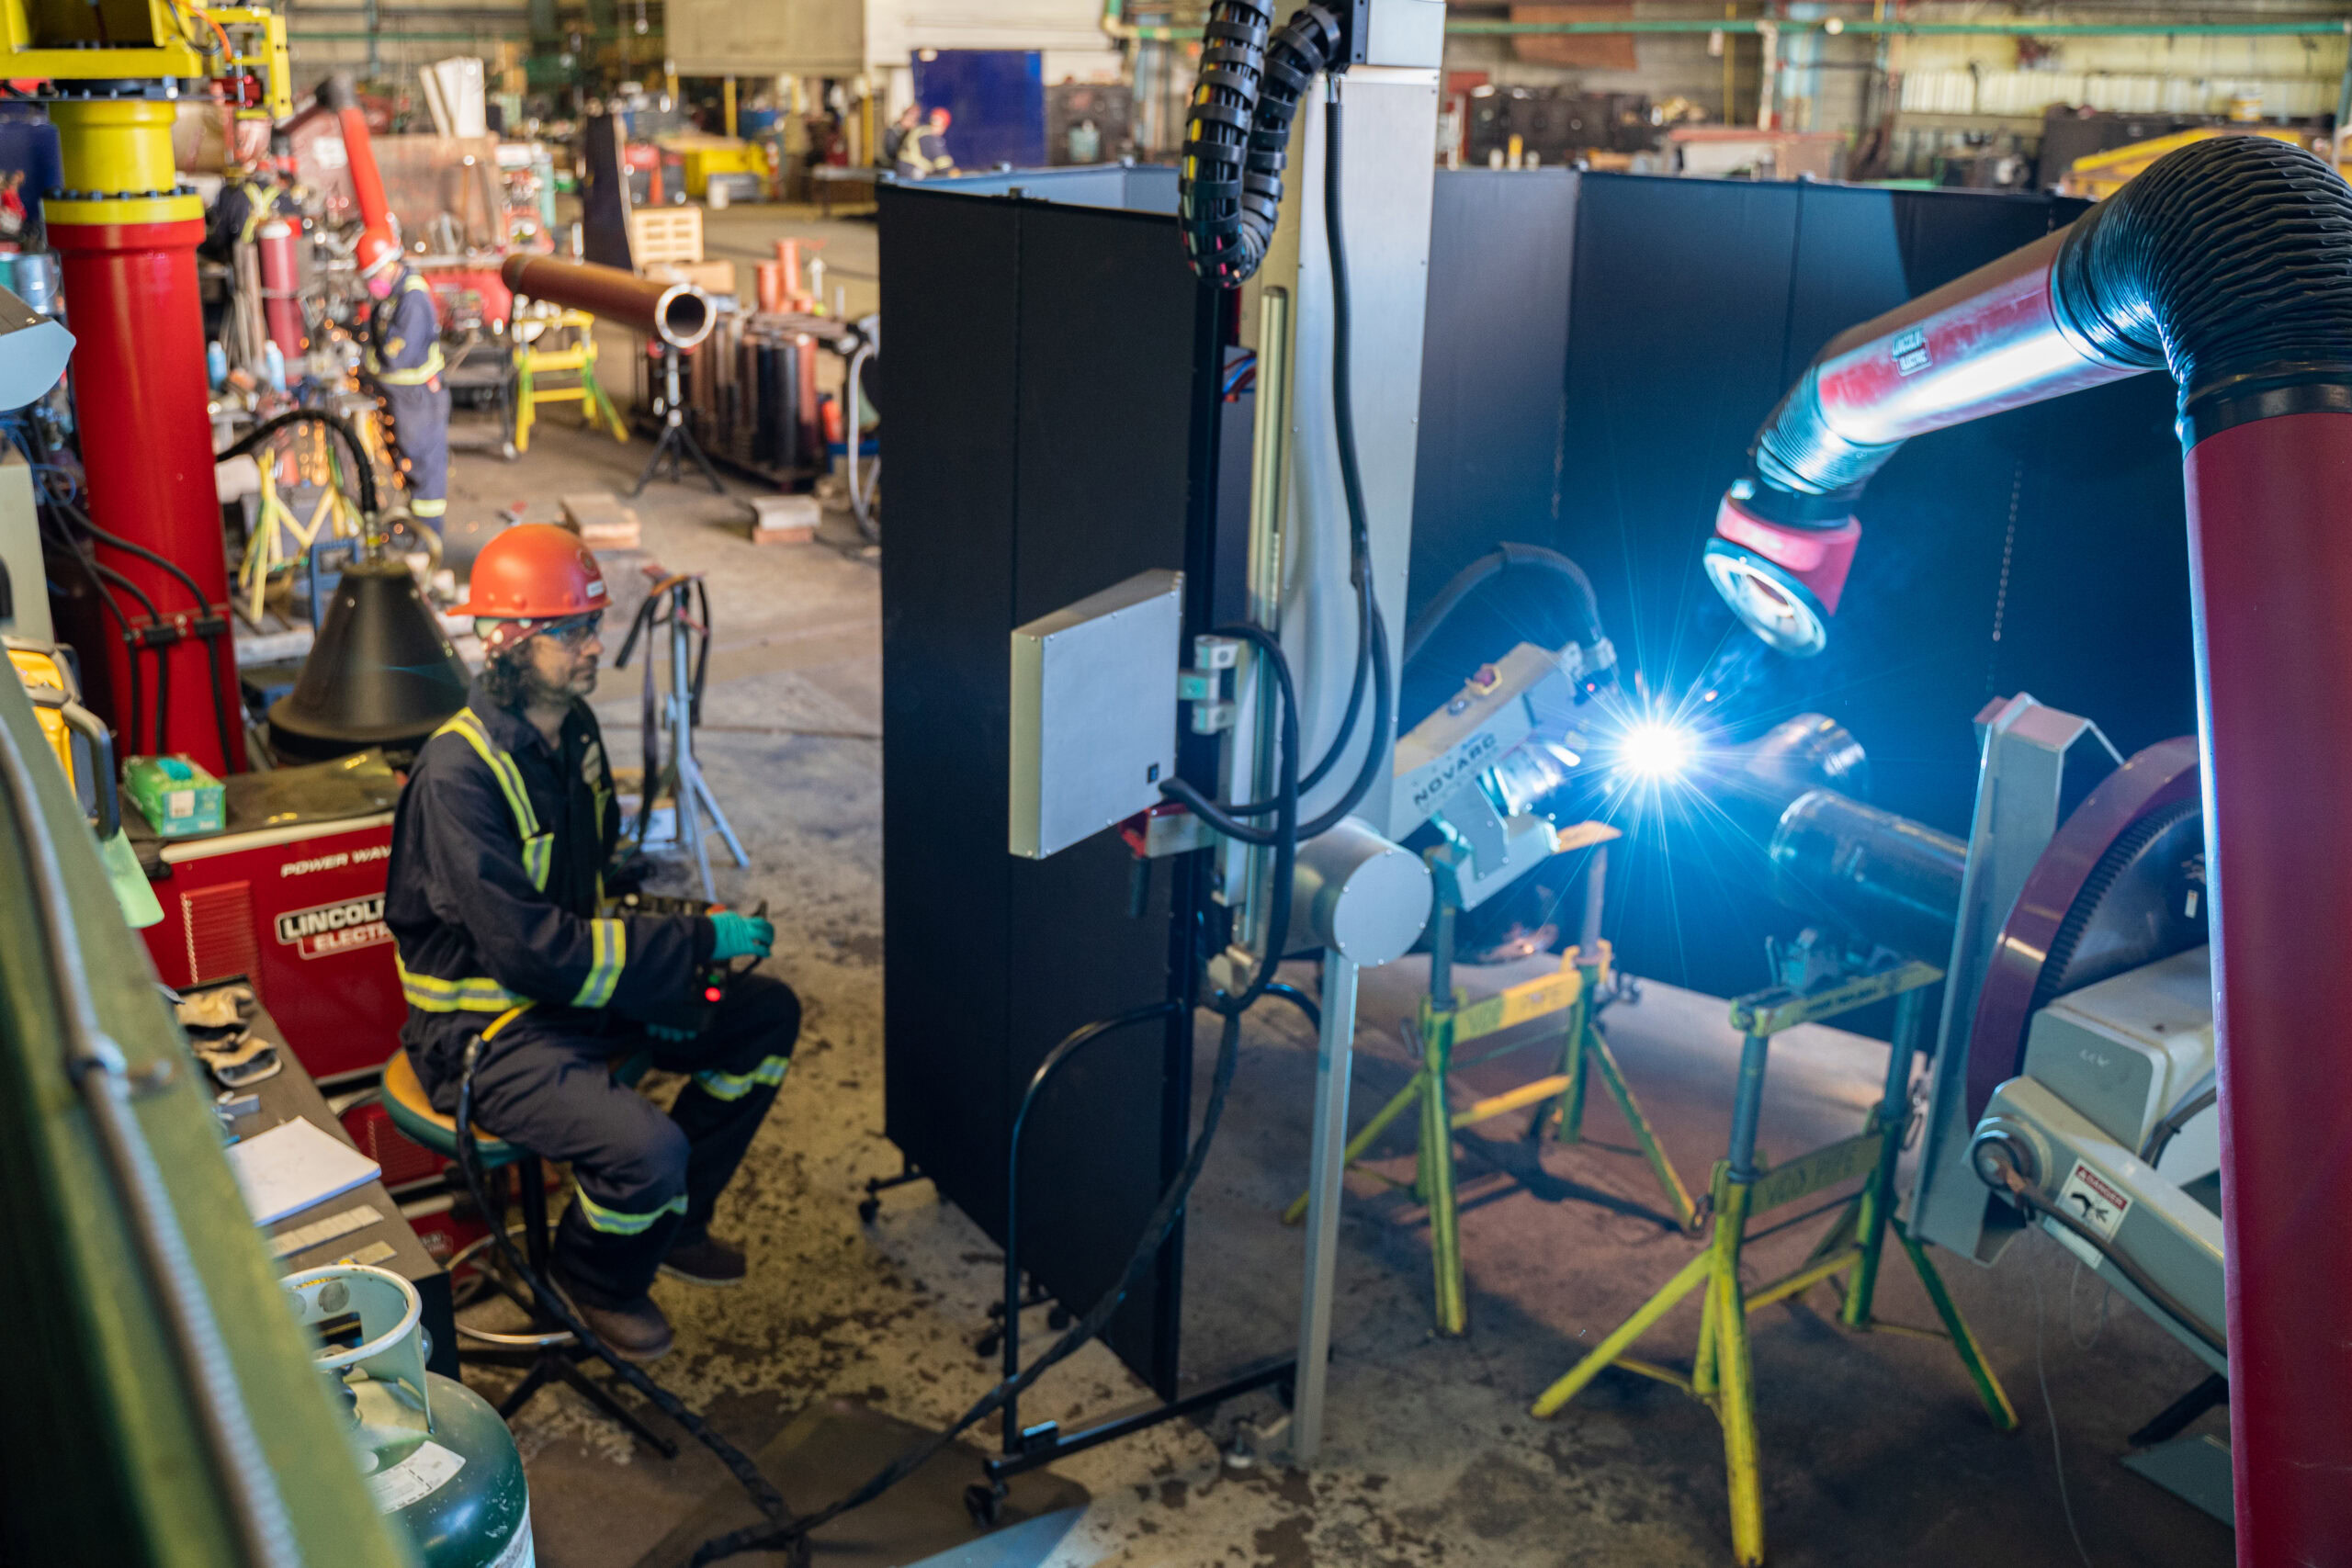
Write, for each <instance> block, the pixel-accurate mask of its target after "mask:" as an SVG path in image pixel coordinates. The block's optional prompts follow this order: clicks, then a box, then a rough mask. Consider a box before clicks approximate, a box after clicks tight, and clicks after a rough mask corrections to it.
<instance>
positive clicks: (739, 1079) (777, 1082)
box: [695, 1056, 792, 1100]
mask: <svg viewBox="0 0 2352 1568" xmlns="http://www.w3.org/2000/svg"><path fill="white" fill-rule="evenodd" d="M791 1066H792V1058H791V1057H789V1056H770V1057H768V1058H767V1059H766V1060H765V1061H763V1062H762V1063H761V1064H760V1065H759V1066H756V1067H754V1068H752V1070H751V1071H750V1072H748V1073H722V1072H720V1071H719V1070H718V1068H716V1067H705V1068H704V1069H703V1070H702V1071H701V1072H698V1073H696V1074H695V1082H696V1083H698V1084H700V1085H702V1088H703V1092H704V1093H705V1094H707V1095H709V1096H710V1097H711V1099H713V1100H741V1099H742V1098H743V1097H744V1096H745V1095H747V1094H749V1093H751V1092H752V1089H754V1088H757V1087H759V1086H761V1085H765V1086H766V1087H767V1088H769V1089H777V1088H781V1087H782V1086H783V1083H784V1075H785V1074H786V1072H787V1071H788V1070H790V1068H791Z"/></svg>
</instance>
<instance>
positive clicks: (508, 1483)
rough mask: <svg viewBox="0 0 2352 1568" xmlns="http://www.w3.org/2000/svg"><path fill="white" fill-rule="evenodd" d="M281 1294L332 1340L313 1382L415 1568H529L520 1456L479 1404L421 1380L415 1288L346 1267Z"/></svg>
mask: <svg viewBox="0 0 2352 1568" xmlns="http://www.w3.org/2000/svg"><path fill="white" fill-rule="evenodd" d="M285 1283H286V1289H287V1290H288V1292H290V1293H291V1294H292V1295H293V1297H294V1300H295V1303H296V1314H297V1315H298V1316H299V1317H300V1319H301V1321H302V1322H303V1323H305V1324H307V1325H311V1328H312V1329H313V1330H314V1331H316V1332H320V1333H322V1335H328V1334H332V1335H333V1336H334V1341H335V1342H334V1343H330V1344H329V1345H328V1347H327V1348H324V1349H322V1351H321V1352H320V1353H319V1356H318V1358H317V1361H318V1367H319V1370H320V1371H321V1372H322V1373H323V1374H324V1375H325V1376H326V1378H327V1380H328V1382H330V1384H331V1385H332V1387H333V1389H334V1393H335V1397H336V1398H337V1400H338V1401H340V1402H341V1403H342V1404H344V1406H345V1410H346V1411H347V1413H348V1416H349V1419H350V1422H351V1443H352V1449H353V1451H354V1453H355V1454H356V1457H357V1459H358V1461H359V1468H360V1470H361V1472H363V1473H364V1474H365V1475H366V1476H367V1478H368V1490H370V1491H371V1492H373V1493H374V1494H375V1495H376V1506H377V1507H378V1508H379V1510H380V1511H381V1512H382V1513H383V1514H384V1516H385V1517H387V1518H390V1519H393V1520H395V1521H397V1522H398V1523H399V1524H400V1525H401V1528H403V1529H406V1530H407V1532H408V1536H409V1539H410V1540H411V1541H413V1543H414V1544H415V1547H416V1554H417V1558H418V1561H419V1562H422V1563H423V1564H424V1568H534V1558H533V1555H532V1550H531V1496H530V1490H529V1488H528V1487H527V1486H526V1484H525V1483H524V1479H523V1456H522V1455H521V1454H519V1453H517V1452H516V1451H515V1438H514V1436H513V1435H512V1434H511V1433H509V1432H508V1431H507V1430H506V1423H505V1422H503V1421H502V1420H500V1419H499V1416H498V1412H497V1411H496V1410H494V1409H492V1407H491V1404H490V1402H489V1401H488V1400H486V1399H484V1398H482V1396H481V1395H480V1394H478V1393H474V1391H473V1390H471V1389H469V1388H468V1387H466V1385H465V1384H463V1383H461V1382H454V1381H453V1380H451V1379H448V1378H445V1377H443V1376H441V1375H440V1374H439V1373H438V1372H430V1371H425V1368H424V1324H423V1316H424V1303H422V1302H421V1301H419V1300H418V1298H417V1293H416V1287H415V1286H413V1285H412V1284H410V1283H409V1282H408V1281H407V1280H403V1279H401V1277H400V1276H399V1275H397V1274H392V1273H388V1272H386V1271H385V1270H383V1269H368V1268H363V1267H360V1266H359V1265H356V1264H348V1263H346V1264H336V1265H334V1266H331V1267H329V1268H325V1269H305V1270H304V1271H303V1272H301V1273H300V1274H293V1275H288V1277H287V1279H286V1281H285ZM354 1316H356V1318H357V1330H356V1333H357V1337H356V1341H354V1340H352V1339H351V1333H350V1329H349V1325H350V1322H351V1320H352V1318H353V1317H354ZM345 1341H350V1342H349V1343H348V1344H347V1346H346V1345H345V1344H344V1343H343V1342H345Z"/></svg>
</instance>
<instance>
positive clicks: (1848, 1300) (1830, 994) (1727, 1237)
mask: <svg viewBox="0 0 2352 1568" xmlns="http://www.w3.org/2000/svg"><path fill="white" fill-rule="evenodd" d="M1942 977H1943V976H1942V975H1941V974H1940V972H1939V971H1938V970H1936V969H1934V968H1932V967H1930V966H1929V965H1928V964H1919V963H1899V964H1890V965H1886V966H1884V967H1883V968H1879V969H1877V970H1874V971H1872V972H1870V973H1866V974H1863V975H1861V976H1859V977H1856V978H1852V979H1849V980H1845V981H1843V982H1841V983H1837V984H1833V985H1831V986H1829V987H1826V989H1821V990H1817V991H1815V992H1812V993H1810V994H1807V995H1799V994H1797V993H1794V992H1792V991H1790V990H1788V989H1787V988H1785V987H1775V988H1773V989H1772V990H1770V991H1762V992H1758V993H1756V994H1754V995H1752V996H1747V997H1742V998H1740V999H1739V1000H1737V1001H1736V1002H1734V1003H1733V1004H1732V1027H1733V1028H1735V1029H1737V1030H1739V1031H1740V1032H1742V1033H1743V1034H1744V1035H1745V1037H1746V1041H1745V1044H1744V1046H1743V1048H1742V1051H1741V1055H1740V1067H1739V1093H1738V1098H1737V1100H1736V1102H1735V1104H1734V1106H1733V1110H1732V1137H1731V1149H1730V1154H1729V1156H1728V1157H1727V1158H1725V1159H1724V1160H1723V1161H1721V1162H1720V1163H1718V1164H1717V1165H1716V1167H1715V1170H1714V1179H1713V1183H1712V1185H1711V1189H1710V1206H1711V1207H1712V1209H1713V1213H1714V1226H1715V1228H1714V1234H1713V1235H1712V1236H1711V1237H1710V1238H1709V1240H1708V1243H1707V1248H1706V1250H1705V1251H1703V1252H1702V1253H1701V1254H1700V1255H1699V1256H1698V1257H1696V1258H1692V1259H1691V1261H1690V1262H1688V1263H1686V1264H1684V1265H1683V1266H1682V1269H1681V1270H1680V1271H1679V1272H1678V1273H1677V1274H1676V1275H1675V1276H1674V1278H1673V1279H1671V1280H1668V1281H1667V1283H1666V1287H1665V1288H1664V1289H1663V1290H1661V1291H1659V1292H1657V1294H1656V1295H1654V1296H1652V1297H1651V1298H1650V1299H1649V1300H1648V1301H1647V1302H1645V1303H1643V1304H1642V1306H1641V1308H1640V1309H1639V1310H1638V1311H1636V1312H1635V1313H1634V1315H1633V1316H1631V1317H1629V1318H1627V1319H1626V1320H1625V1321H1624V1322H1623V1324H1620V1325H1618V1326H1617V1327H1616V1328H1615V1329H1614V1330H1613V1331H1611V1333H1610V1334H1609V1336H1608V1337H1606V1338H1604V1339H1602V1340H1601V1342H1600V1344H1599V1345H1596V1346H1595V1347H1593V1348H1592V1351H1591V1353H1590V1354H1589V1355H1587V1356H1586V1357H1585V1359H1583V1360H1581V1361H1578V1362H1577V1364H1576V1366H1575V1368H1574V1369H1572V1370H1571V1371H1569V1372H1568V1374H1567V1375H1566V1377H1563V1378H1562V1379H1560V1380H1559V1382H1555V1383H1554V1384H1553V1385H1552V1386H1551V1387H1550V1388H1547V1389H1545V1390H1544V1393H1543V1394H1542V1396H1541V1397H1539V1398H1538V1399H1537V1400H1536V1401H1535V1404H1534V1414H1535V1415H1536V1416H1553V1415H1555V1414H1557V1413H1558V1411H1559V1409H1560V1407H1561V1406H1562V1405H1565V1404H1567V1402H1568V1401H1569V1400H1571V1399H1574V1398H1575V1397H1576V1396H1577V1393H1579V1392H1581V1391H1582V1390H1583V1388H1584V1387H1585V1385H1586V1384H1588V1383H1589V1382H1592V1380H1593V1379H1594V1378H1596V1377H1598V1376H1599V1375H1600V1372H1601V1371H1602V1370H1603V1369H1604V1368H1607V1367H1611V1366H1615V1367H1620V1368H1623V1370H1624V1371H1629V1372H1634V1373H1638V1374H1639V1375H1641V1376H1643V1377H1646V1378H1653V1379H1656V1380H1657V1381H1658V1382H1663V1383H1667V1384H1668V1385H1669V1386H1671V1387H1674V1388H1679V1389H1680V1390H1681V1391H1682V1392H1683V1393H1687V1394H1689V1395H1691V1397H1692V1398H1694V1399H1697V1400H1699V1401H1701V1402H1702V1403H1703V1404H1706V1405H1707V1406H1708V1407H1709V1408H1711V1409H1713V1411H1714V1413H1715V1417H1716V1419H1717V1420H1718V1421H1719V1422H1720V1423H1721V1424H1722V1426H1723V1432H1724V1469H1725V1472H1727V1475H1728V1479H1729V1483H1730V1492H1731V1538H1732V1556H1733V1558H1734V1560H1735V1561H1736V1562H1738V1563H1739V1564H1740V1568H1754V1565H1755V1564H1758V1563H1760V1562H1763V1561H1764V1500H1763V1479H1762V1468H1761V1464H1760V1461H1759V1459H1758V1448H1757V1438H1756V1394H1755V1386H1756V1385H1755V1373H1754V1368H1753V1366H1752V1364H1751V1362H1750V1359H1749V1351H1748V1335H1747V1317H1748V1314H1750V1313H1753V1312H1756V1311H1758V1309H1759V1308H1762V1307H1765V1306H1769V1305H1770V1304H1771V1303H1774V1302H1778V1301H1786V1300H1789V1299H1791V1298H1793V1297H1795V1296H1799V1295H1802V1294H1804V1292H1806V1291H1809V1290H1811V1289H1812V1288H1813V1287H1814V1286H1815V1285H1818V1284H1822V1283H1824V1282H1826V1281H1829V1280H1833V1279H1834V1278H1835V1277H1836V1276H1838V1275H1839V1274H1843V1273H1845V1272H1846V1271H1847V1270H1848V1269H1852V1270H1853V1271H1854V1272H1853V1280H1852V1283H1851V1285H1850V1287H1849V1289H1848V1290H1847V1291H1846V1292H1845V1294H1844V1299H1843V1300H1842V1301H1841V1302H1840V1303H1839V1310H1838V1319H1839V1321H1840V1322H1842V1323H1844V1324H1845V1325H1847V1326H1848V1327H1850V1328H1858V1329H1871V1328H1887V1329H1894V1330H1898V1331H1901V1332H1906V1333H1914V1334H1928V1335H1932V1336H1933V1337H1938V1338H1948V1339H1950V1340H1951V1344H1952V1348H1953V1349H1954V1350H1955V1351H1956V1352H1957V1353H1958V1354H1959V1356H1960V1359H1961V1363H1962V1366H1963V1367H1965V1368H1966V1369H1967V1371H1968V1375H1969V1379H1970V1381H1971V1382H1973V1383H1974V1385H1975V1387H1976V1393H1977V1395H1978V1397H1979V1398H1980V1399H1982V1400H1983V1401H1984V1404H1985V1412H1986V1414H1988V1415H1989V1416H1991V1417H1992V1418H1993V1425H1994V1426H1995V1427H1996V1428H1998V1429H1999V1430H2001V1431H2004V1432H2007V1431H2014V1430H2015V1429H2016V1428H2017V1424H2018V1417H2017V1412H2016V1410H2015V1409H2013V1408H2012V1407H2011V1406H2010V1404H2009V1398H2008V1395H2007V1393H2005V1392H2003V1390H2002V1388H2001V1385H2000V1382H1999V1380H1997V1379H1996V1377H1995V1376H1994V1375H1993V1371H1992V1368H1991V1367H1989V1366H1988V1365H1986V1363H1985V1355H1984V1351H1983V1349H1982V1348H1981V1347H1979V1346H1978V1344H1977V1343H1976V1339H1975V1337H1974V1336H1973V1334H1971V1333H1970V1332H1969V1328H1968V1325H1967V1324H1966V1323H1965V1322H1963V1321H1962V1318H1961V1315H1960V1311H1959V1309H1958V1308H1957V1307H1956V1306H1954V1305H1953V1304H1952V1300H1951V1296H1950V1294H1948V1293H1947V1292H1945V1290H1944V1285H1943V1280H1942V1279H1941V1278H1940V1277H1939V1275H1938V1274H1937V1272H1936V1269H1935V1266H1934V1264H1932V1263H1931V1262H1929V1261H1928V1255H1927V1253H1926V1251H1925V1249H1923V1248H1922V1247H1920V1246H1919V1244H1918V1242H1917V1241H1916V1240H1914V1239H1913V1238H1912V1236H1911V1235H1910V1234H1909V1233H1908V1232H1907V1231H1905V1229H1904V1228H1903V1225H1902V1223H1901V1222H1900V1221H1898V1220H1896V1219H1895V1218H1894V1167H1895V1161H1896V1159H1897V1157H1898V1156H1900V1154H1901V1152H1902V1138H1903V1128H1904V1125H1905V1122H1906V1121H1907V1119H1908V1117H1909V1114H1910V1094H1909V1091H1910V1081H1911V1063H1912V1058H1913V1056H1914V1055H1915V1053H1916V1051H1917V1046H1918V1043H1919V1040H1920V1037H1921V1035H1922V1034H1923V1032H1924V1021H1925V1019H1926V1015H1927V1010H1926V1006H1925V998H1926V995H1927V992H1926V989H1925V988H1926V987H1928V986H1931V985H1933V984H1934V983H1935V982H1936V981H1938V980H1939V979H1941V978H1942ZM1888 997H1894V998H1898V999H1897V1001H1896V1010H1895V1026H1894V1046H1893V1049H1892V1051H1891V1054H1890V1058H1891V1059H1890V1061H1889V1064H1888V1067H1887V1075H1886V1092H1885V1095H1884V1096H1883V1099H1882V1100H1880V1102H1879V1109H1878V1111H1877V1113H1876V1114H1875V1115H1874V1116H1873V1117H1872V1119H1871V1128H1870V1130H1869V1131H1867V1132H1865V1133H1863V1134H1860V1136H1859V1137H1854V1138H1849V1139H1846V1140H1845V1141H1844V1142H1842V1143H1836V1144H1831V1145H1827V1146H1826V1147H1824V1148H1819V1149H1815V1150H1814V1151H1813V1152H1812V1153H1810V1154H1808V1155H1804V1156H1801V1157H1799V1158H1797V1159H1793V1160H1789V1161H1786V1162H1784V1163H1783V1164H1781V1165H1779V1166H1776V1167H1773V1168H1770V1169H1769V1170H1767V1169H1763V1168H1760V1167H1759V1166H1758V1161H1757V1158H1756V1123H1757V1116H1758V1111H1759V1109H1760V1107H1761V1103H1762V1100H1763V1090H1764V1067H1765V1062H1766V1058H1767V1056H1768V1055H1769V1053H1770V1047H1771V1038H1772V1036H1773V1035H1774V1034H1776V1033H1778V1032H1781V1031H1782V1030H1786V1029H1792V1028H1794V1027H1795V1026H1796V1025H1797V1024H1799V1023H1805V1022H1811V1021H1816V1020H1819V1019H1823V1018H1827V1017H1831V1016H1834V1015H1835V1014H1838V1013H1841V1012H1846V1011H1849V1010H1852V1009H1854V1008H1858V1007H1861V1006H1864V1005H1865V1004H1867V1003H1870V1002H1873V1001H1879V1000H1882V999H1883V998H1888ZM1857 1176H1861V1177H1864V1178H1865V1180H1864V1183H1863V1186H1862V1189H1861V1190H1860V1192H1858V1193H1856V1194H1855V1195H1854V1197H1853V1198H1852V1200H1851V1201H1849V1202H1848V1203H1847V1204H1846V1206H1845V1207H1844V1209H1843V1210H1842V1211H1841V1212H1840V1213H1839V1216H1838V1221H1837V1222H1836V1223H1835V1224H1832V1225H1831V1226H1830V1228H1829V1231H1828V1233H1827V1234H1826V1235H1824V1236H1823V1237H1822V1238H1821V1241H1820V1242H1819V1243H1818V1244H1816V1245H1815V1247H1814V1249H1813V1252H1812V1255H1811V1256H1810V1257H1808V1258H1806V1259H1805V1261H1804V1264H1802V1265H1801V1266H1800V1267H1799V1268H1797V1269H1795V1270H1794V1271H1793V1272H1792V1273H1790V1274H1788V1275H1786V1276H1785V1277H1783V1278H1781V1279H1780V1280H1775V1281H1773V1282H1772V1283H1770V1284H1768V1285H1763V1286H1760V1287H1758V1289H1756V1290H1752V1291H1751V1290H1747V1289H1744V1288H1743V1287H1742V1286H1741V1284H1740V1279H1739V1264H1740V1252H1741V1249H1742V1247H1744V1245H1745V1244H1746V1242H1747V1239H1748V1236H1747V1223H1748V1221H1749V1220H1750V1219H1751V1218H1753V1217H1755V1216H1757V1215H1760V1214H1763V1213H1768V1212H1769V1211H1770V1210H1773V1209H1777V1208H1781V1207H1783V1206H1785V1205H1787V1204H1790V1203H1794V1202H1796V1201H1800V1200H1802V1199H1804V1198H1808V1197H1811V1196H1812V1195H1814V1194H1815V1193H1817V1192H1820V1191H1822V1190H1824V1189H1826V1188H1829V1187H1833V1186H1836V1185H1837V1184H1838V1183H1840V1182H1843V1181H1847V1180H1850V1179H1853V1178H1854V1177H1857ZM1889 1229H1892V1230H1893V1231H1894V1236H1895V1239H1896V1240H1897V1242H1899V1243H1900V1244H1901V1246H1902V1247H1903V1250H1904V1255H1905V1257H1907V1258H1910V1260H1911V1266H1912V1269H1914V1270H1915V1271H1916V1272H1917V1274H1918V1276H1919V1282H1920V1284H1921V1285H1922V1286H1924V1287H1925V1288H1926V1290H1927V1292H1928V1301H1929V1303H1932V1304H1933V1305H1934V1307H1935V1309H1936V1314H1937V1316H1938V1317H1939V1318H1940V1319H1941V1320H1942V1323H1943V1328H1942V1329H1941V1331H1937V1330H1933V1329H1919V1328H1913V1327H1910V1326H1909V1325H1902V1324H1893V1323H1883V1322H1881V1321H1879V1320H1877V1319H1875V1318H1873V1317H1872V1316H1871V1298H1872V1295H1873V1293H1874V1291H1875V1288H1876V1281H1877V1273H1878V1260H1879V1249H1880V1246H1881V1243H1882V1241H1883V1237H1884V1235H1885V1233H1886V1232H1887V1231H1888V1230H1889ZM1702 1287H1703V1288H1704V1292H1705V1293H1704V1294H1703V1295H1702V1297H1701V1303H1700V1314H1699V1344H1698V1348H1697V1349H1696V1351H1695V1352H1694V1353H1693V1355H1692V1357H1691V1371H1690V1374H1689V1375H1688V1376H1685V1375H1683V1374H1682V1373H1680V1372H1678V1371H1674V1370H1673V1369H1672V1368H1670V1367H1664V1366H1660V1365H1658V1364H1657V1363H1656V1362H1654V1361H1645V1360H1640V1359H1635V1358H1634V1357H1633V1356H1630V1355H1628V1354H1627V1353H1626V1352H1628V1351H1629V1350H1631V1349H1632V1348H1634V1344H1635V1342H1636V1341H1638V1340H1639V1339H1640V1338H1641V1337H1642V1336H1643V1335H1645V1334H1646V1333H1647V1332H1649V1330H1650V1329H1651V1328H1652V1327H1653V1326H1655V1325H1657V1322H1658V1321H1659V1319H1661V1318H1663V1317H1665V1315H1666V1314H1668V1312H1671V1311H1672V1310H1673V1309H1674V1308H1675V1306H1676V1305H1677V1304H1679V1303H1680V1302H1681V1301H1682V1299H1683V1298H1684V1297H1686V1296H1688V1295H1689V1294H1691V1292H1693V1291H1696V1290H1700V1289H1702Z"/></svg>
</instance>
